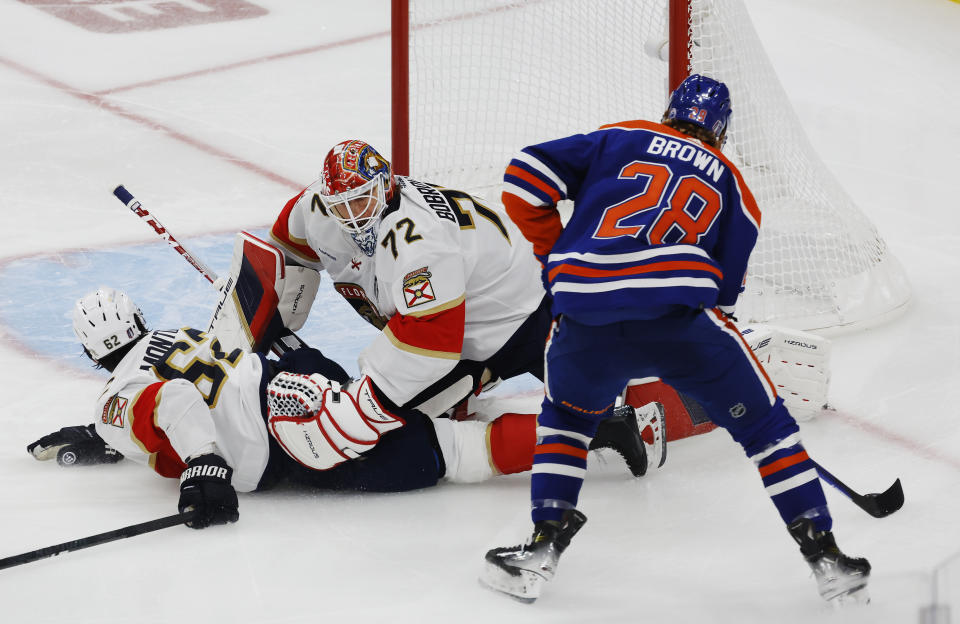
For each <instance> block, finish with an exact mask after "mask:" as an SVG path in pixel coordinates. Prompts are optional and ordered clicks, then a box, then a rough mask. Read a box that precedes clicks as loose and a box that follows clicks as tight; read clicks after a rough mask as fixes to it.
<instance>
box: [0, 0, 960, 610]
mask: <svg viewBox="0 0 960 624" xmlns="http://www.w3.org/2000/svg"><path fill="white" fill-rule="evenodd" d="M257 4H259V5H261V6H263V7H266V8H267V9H269V11H270V13H269V14H268V15H267V16H265V17H262V18H257V19H251V20H243V21H237V22H229V23H223V24H213V25H203V26H192V27H188V28H181V29H175V30H163V31H154V32H146V33H130V34H98V33H93V32H88V31H85V30H81V29H79V28H77V27H74V26H72V25H70V24H69V23H67V22H65V21H62V20H59V19H57V18H54V17H52V16H51V15H49V14H47V13H43V12H41V11H40V10H38V9H37V8H34V7H31V6H29V5H28V4H25V3H22V2H16V1H14V0H3V1H2V2H0V293H2V294H0V371H2V373H3V375H2V382H0V397H2V404H3V410H2V412H0V430H2V431H3V435H2V436H0V557H2V556H7V555H13V554H17V553H20V552H24V551H27V550H33V549H35V548H39V547H42V546H47V545H51V544H56V543H60V542H65V541H68V540H71V539H74V538H78V537H82V536H85V535H90V534H93V533H99V532H102V531H107V530H110V529H114V528H118V527H121V526H125V525H128V524H133V523H137V522H142V521H145V520H149V519H152V518H155V517H160V516H163V515H167V514H170V513H172V512H173V511H174V510H175V502H176V498H177V485H176V483H175V482H174V481H172V480H163V479H161V478H159V477H157V476H155V475H153V474H151V473H150V472H149V471H147V470H144V469H142V468H141V467H139V466H136V465H133V464H132V463H129V462H122V463H120V464H118V465H115V466H102V467H92V468H83V469H73V470H67V469H61V468H59V467H58V466H56V465H55V464H52V463H46V464H40V463H37V462H35V461H34V460H32V459H31V458H30V457H29V456H28V455H27V454H26V453H25V451H24V449H25V445H26V444H27V443H28V442H30V441H32V440H34V439H36V438H37V437H39V436H40V435H42V434H45V433H47V432H49V431H52V430H55V429H57V428H59V427H61V426H64V425H68V424H79V423H85V422H90V421H91V420H92V416H91V414H90V413H89V410H90V409H91V405H92V402H93V399H94V397H95V395H96V394H97V392H98V391H99V388H100V385H101V383H102V381H103V378H102V377H101V376H99V375H98V374H97V373H94V372H93V371H91V370H90V369H89V368H88V367H86V366H85V364H84V363H83V361H82V359H81V358H80V356H79V354H78V349H77V347H75V346H74V345H73V344H72V342H71V340H72V338H71V333H70V330H69V327H68V318H69V316H68V309H69V305H70V302H71V301H72V300H74V299H76V297H78V296H80V295H81V294H83V293H84V292H85V291H87V290H89V289H91V288H94V287H96V286H98V285H100V284H101V283H103V284H112V285H117V286H120V287H122V288H124V289H126V290H127V291H128V292H130V293H131V295H133V296H134V298H135V299H137V300H138V301H140V302H141V304H142V305H143V307H144V308H145V312H146V313H147V315H148V318H149V319H150V320H151V322H152V323H153V325H155V326H160V325H167V324H170V325H179V324H181V323H192V324H201V323H203V322H205V320H206V317H205V315H206V314H208V312H207V311H208V310H209V306H210V305H211V300H212V296H211V295H210V294H209V292H208V291H207V290H205V289H204V288H205V287H204V286H203V283H202V282H201V281H200V279H199V277H198V276H196V275H195V274H193V273H192V269H190V267H189V266H187V265H186V264H185V263H183V261H182V260H181V259H179V258H178V257H176V254H174V253H173V252H172V251H170V250H169V249H167V248H165V247H164V246H163V245H161V244H158V243H157V242H156V237H155V236H154V235H153V234H152V233H151V232H150V231H149V230H148V229H147V228H146V227H145V226H144V225H143V224H142V223H139V222H138V220H137V219H136V218H135V217H133V216H132V215H130V214H128V213H127V212H126V211H125V209H124V208H123V207H122V206H121V205H120V204H119V203H118V202H117V201H116V200H115V199H114V198H113V197H111V195H110V191H111V190H112V188H113V187H114V186H115V185H116V184H118V183H123V184H126V185H127V187H128V188H129V189H130V190H131V191H132V192H133V193H134V194H135V195H137V196H138V198H139V199H141V201H143V203H144V205H145V206H146V207H147V208H148V209H151V210H153V211H154V212H155V213H156V215H157V216H158V217H159V218H160V220H161V221H162V222H163V223H164V224H166V225H167V226H168V227H170V228H171V230H172V231H173V232H174V233H175V234H177V235H178V236H180V237H181V238H183V239H184V240H185V242H187V243H188V244H189V245H191V246H196V248H197V249H198V250H200V251H202V252H203V254H202V255H205V259H207V260H208V262H209V263H210V264H211V265H212V266H213V268H214V269H215V270H225V269H226V268H227V264H228V262H229V260H228V254H229V235H230V233H231V232H233V231H236V230H238V229H241V228H247V229H252V230H254V231H258V230H262V228H264V227H265V226H267V225H268V224H269V223H270V222H271V221H272V219H273V218H274V216H275V215H276V213H277V212H278V211H279V209H280V208H281V207H282V206H283V204H284V203H285V201H286V200H287V199H288V198H289V197H290V196H292V195H293V194H295V193H296V192H297V191H298V190H299V188H300V187H299V186H298V185H306V184H307V183H309V182H310V181H312V180H313V178H314V177H315V175H316V173H317V171H318V168H319V163H320V159H321V158H322V156H323V154H324V153H325V152H326V150H327V149H328V148H329V146H331V145H332V144H333V143H335V142H337V141H339V140H342V139H345V138H349V137H359V138H364V139H365V140H367V141H369V142H371V143H373V144H374V145H376V146H378V147H379V148H381V150H382V151H383V152H384V153H385V154H389V151H390V145H389V144H390V133H389V106H388V101H389V48H388V37H387V35H386V33H387V30H388V20H387V15H388V4H389V3H387V2H385V0H380V1H379V2H372V3H357V2H351V3H346V2H333V1H330V2H320V1H308V0H286V1H283V0H257ZM747 5H748V8H749V9H750V12H751V14H752V16H753V18H754V21H755V24H756V27H757V30H758V31H759V33H760V36H761V38H762V39H763V40H764V43H765V44H766V45H767V50H768V53H769V55H770V57H771V59H772V61H773V63H774V65H775V67H776V69H777V71H778V73H779V76H780V79H781V81H782V83H783V85H784V87H785V88H786V90H787V93H788V94H789V96H790V97H791V99H792V101H793V103H794V105H795V107H796V109H797V112H798V113H799V115H800V118H801V120H802V121H803V123H804V126H805V128H806V130H807V132H808V134H809V136H810V138H811V140H812V142H813V144H814V146H815V147H816V148H817V150H818V151H819V153H820V154H821V156H822V157H823V159H824V161H825V162H826V163H827V165H828V167H829V168H830V169H831V170H832V171H833V172H834V174H835V175H836V176H837V177H838V178H839V180H840V181H841V183H842V185H843V186H844V187H845V188H846V189H847V190H848V191H849V192H850V194H851V195H852V196H853V197H854V199H855V200H856V201H857V202H858V204H859V205H860V206H861V208H862V209H863V210H864V211H865V212H867V214H868V215H869V216H870V218H871V219H872V220H873V221H874V222H875V223H876V224H877V225H878V227H879V229H880V231H881V233H882V235H883V236H884V237H885V238H886V240H887V242H888V243H889V245H890V247H891V248H892V250H893V252H894V254H895V255H896V256H897V257H898V258H899V259H900V261H901V262H902V263H903V265H904V266H905V268H906V271H907V273H908V276H909V278H910V280H911V282H912V285H913V288H914V300H913V302H912V304H911V307H910V308H909V309H908V311H907V312H906V314H905V315H904V316H903V317H902V318H900V319H899V320H897V321H895V322H893V323H890V324H888V325H885V326H882V327H878V328H875V329H872V330H869V331H866V332H864V333H860V334H855V335H850V336H843V337H838V338H835V339H834V342H833V380H832V386H831V395H830V397H831V403H832V404H833V405H834V406H835V407H836V408H837V411H836V412H835V413H833V414H825V415H822V416H821V417H819V418H818V419H817V420H815V421H812V422H809V423H805V424H803V425H802V430H803V435H804V439H805V441H806V444H807V448H808V450H809V451H810V452H811V453H812V454H813V455H814V456H815V457H816V458H817V459H818V460H819V461H820V462H821V463H823V464H825V465H826V466H828V467H829V468H830V469H831V470H833V472H835V473H836V474H837V475H838V476H841V478H843V479H845V480H846V481H847V482H848V483H849V484H850V485H852V486H853V487H855V488H857V489H859V490H860V491H862V492H865V491H878V490H882V489H883V488H885V487H886V486H887V485H889V484H890V483H891V482H892V481H893V479H894V478H896V477H900V478H902V480H903V484H904V489H905V490H906V494H907V503H906V506H905V507H904V508H903V509H902V510H901V511H900V512H898V513H897V514H895V515H893V516H891V517H889V518H886V519H883V520H876V519H873V518H870V517H868V516H867V515H865V514H864V513H863V512H861V511H860V510H859V509H857V508H856V507H854V506H852V505H851V504H850V503H849V502H848V501H846V500H845V499H844V498H843V497H841V496H840V495H839V494H838V493H836V492H835V491H833V490H829V489H828V490H827V496H828V499H829V501H830V503H831V507H832V510H833V514H834V516H835V520H836V522H835V533H836V535H837V538H838V541H839V543H840V544H841V546H842V547H843V548H844V549H845V550H846V551H848V552H849V553H851V554H856V555H864V556H867V557H869V559H870V561H871V562H872V563H873V565H874V575H873V577H872V585H871V589H872V595H873V604H872V605H871V606H870V607H868V608H865V609H859V610H854V611H843V612H832V611H830V610H828V609H827V608H826V607H825V606H824V605H823V604H822V603H821V602H820V600H819V598H818V597H817V596H816V592H815V590H814V584H813V581H812V579H810V578H808V572H807V569H806V566H805V565H804V563H803V561H802V560H801V559H800V557H799V555H798V553H797V552H796V547H795V546H794V545H793V543H792V541H791V540H790V539H789V537H788V536H787V534H786V532H785V531H784V529H783V525H782V523H781V522H780V520H779V517H778V516H777V514H776V513H775V511H774V508H773V506H772V505H771V504H770V502H769V500H768V499H767V497H766V496H765V494H764V492H763V488H762V486H761V484H760V481H759V479H758V478H757V475H756V471H755V469H754V468H753V467H752V465H751V464H750V463H749V462H748V461H747V460H746V459H745V458H744V457H743V455H742V453H741V451H740V449H739V447H737V446H736V445H734V444H733V443H732V442H731V441H730V440H729V439H728V438H727V436H726V434H724V433H723V432H714V433H711V434H708V435H705V436H700V437H698V438H694V439H688V440H684V441H680V442H677V443H674V444H671V446H670V449H669V459H668V462H667V464H666V466H665V468H664V469H663V470H662V471H660V472H658V473H657V474H655V475H652V476H650V477H648V478H645V479H642V480H633V479H631V478H629V477H628V476H626V474H625V471H624V470H623V467H622V465H621V464H620V463H619V462H618V460H617V459H615V458H609V457H607V458H604V457H592V458H591V471H590V474H589V476H588V478H587V482H586V484H585V487H584V490H583V496H582V499H581V508H582V509H583V511H584V512H585V513H586V514H587V516H588V517H589V522H588V523H587V525H586V527H585V529H584V530H583V531H582V532H581V533H580V535H578V537H577V538H576V540H575V542H574V544H573V546H572V547H571V549H570V550H569V551H568V552H567V553H566V554H565V555H564V558H563V561H562V564H561V568H560V574H559V576H558V577H557V578H556V580H555V581H554V582H553V583H552V584H551V585H550V586H549V587H548V588H547V589H546V591H545V593H544V596H543V597H542V598H541V599H540V600H539V601H538V602H537V603H536V604H535V605H533V606H526V605H521V604H518V603H515V602H512V601H509V600H507V599H504V598H503V597H501V596H497V595H494V594H492V593H489V592H487V591H485V590H483V589H482V588H480V587H479V586H478V584H477V582H476V577H477V573H478V571H479V570H480V567H481V561H482V556H483V553H484V552H485V550H486V549H487V548H489V547H491V546H494V545H499V544H502V543H505V542H507V541H510V540H513V539H516V538H520V537H522V536H523V535H524V534H525V533H526V532H527V530H528V525H527V522H528V517H527V508H528V504H529V503H528V490H527V488H528V480H527V478H526V477H524V476H511V477H507V478H501V479H498V480H494V481H490V482H487V483H484V484H480V485H475V486H453V485H441V486H439V487H436V488H433V489H430V490H427V491H421V492H415V493H406V494H394V495H358V494H331V493H325V492H314V491H306V490H296V489H290V488H283V489H280V490H278V491H273V492H268V493H261V494H253V495H243V496H242V497H241V520H240V522H239V523H237V524H235V525H231V526H228V527H215V528H213V529H210V530H206V531H191V530H188V529H185V528H179V527H177V528H171V529H166V530H164V531H160V532H156V533H152V534H150V535H145V536H140V537H136V538H132V539H127V540H122V541H119V542H115V543H112V544H107V545H103V546H98V547H96V548H93V549H88V550H83V551H79V552H75V553H69V554H65V555H63V556H60V557H57V558H54V559H47V560H44V561H39V562H35V563H31V564H27V565H24V566H20V567H16V568H12V569H8V570H4V571H0V621H2V622H16V623H20V622H35V623H41V622H69V623H71V624H83V623H92V622H118V623H119V622H144V623H148V622H188V621H189V622H211V623H219V622H230V623H234V622H235V623H245V622H256V623H268V622H269V623H274V622H284V623H292V622H331V621H340V622H380V621H395V622H431V623H432V622H438V623H447V622H463V623H467V622H482V623H487V622H551V623H553V622H611V623H619V622H698V623H702V622H718V623H724V624H725V623H731V624H732V623H737V624H742V623H751V622H811V621H827V622H884V623H886V622H890V623H894V622H896V623H901V622H916V621H917V613H918V609H919V608H920V607H921V606H922V605H923V604H926V603H928V602H929V601H930V591H931V589H930V582H931V574H932V571H933V569H934V567H935V566H936V565H938V564H939V563H940V562H941V561H943V560H945V559H946V558H948V557H950V556H951V554H953V553H955V552H957V551H960V535H958V532H957V520H956V519H957V517H958V516H960V502H958V499H960V496H958V495H960V479H958V477H960V410H958V407H957V406H958V402H957V399H956V391H957V387H958V381H960V355H958V354H960V320H958V313H957V308H958V305H957V304H958V303H960V237H958V234H957V233H958V232H960V200H958V194H957V192H956V190H955V189H954V188H953V181H956V177H957V174H958V169H960V156H958V149H960V148H958V146H960V113H958V109H957V106H958V102H960V70H958V68H957V64H956V63H957V59H960V4H958V3H956V2H952V1H950V0H843V1H842V2H838V1H836V0H748V2H747ZM352 40H356V41H355V42H351V41H352ZM344 42H346V43H344ZM298 51H303V52H302V53H296V54H289V55H285V56H281V57H279V58H277V57H276V55H282V54H283V53H288V52H298ZM254 60H256V61H259V62H252V63H245V61H254ZM234 63H238V64H239V65H238V66H236V67H234V68H232V69H219V70H217V69H216V68H220V67H223V66H227V65H230V64H234ZM210 68H214V71H209V72H203V71H202V70H207V69H210ZM191 72H201V73H197V74H195V75H192V76H191V77H182V78H178V76H181V75H183V74H189V73H191ZM168 77H174V79H171V80H162V79H164V78H168ZM131 85H134V86H133V88H131ZM136 85H141V86H136ZM734 123H735V121H734ZM322 301H323V303H324V305H328V306H329V310H330V313H329V318H330V320H329V321H328V323H327V325H325V326H324V327H314V328H313V329H312V332H313V333H312V334H310V335H309V337H310V338H311V339H313V340H315V341H317V342H319V343H321V344H320V346H322V347H324V348H325V349H328V350H329V352H330V354H331V355H333V356H334V357H337V358H339V359H343V358H344V357H346V356H349V355H350V354H353V355H354V356H355V353H356V352H357V351H358V350H359V348H360V347H361V346H362V345H363V344H364V343H365V342H366V341H367V340H368V339H369V337H370V335H371V333H370V332H371V331H372V330H369V329H368V328H366V327H365V326H364V325H363V324H361V321H360V320H359V319H356V318H354V317H352V316H351V314H352V313H350V312H349V310H348V309H347V308H345V307H344V306H345V304H344V303H342V302H340V301H338V300H337V299H336V296H335V295H333V294H332V293H330V292H329V291H327V292H326V294H325V298H324V299H322ZM313 322H316V321H313ZM345 364H350V363H349V362H345ZM353 366H355V365H353ZM532 388H533V386H532V385H531V384H530V383H529V382H527V383H526V384H524V383H523V382H519V383H516V384H514V385H513V386H511V387H508V388H507V389H506V390H507V391H509V392H513V393H523V392H529V391H530V390H531V389H532ZM532 402H535V399H533V400H532ZM947 572H952V574H953V581H954V583H955V584H954V585H953V588H952V590H951V591H952V594H951V595H950V596H949V598H951V599H952V601H953V610H954V612H955V613H960V586H958V585H957V583H960V565H957V566H955V567H954V569H953V570H949V569H946V570H944V573H943V574H944V575H946V573H947ZM941 597H944V594H943V592H941Z"/></svg>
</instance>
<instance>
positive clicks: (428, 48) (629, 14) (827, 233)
mask: <svg viewBox="0 0 960 624" xmlns="http://www.w3.org/2000/svg"><path fill="white" fill-rule="evenodd" d="M392 2H393V43H392V55H393V77H392V82H393V98H392V99H393V119H392V122H393V127H392V140H393V144H392V159H393V165H394V169H395V171H397V172H398V173H408V174H410V175H413V176H414V177H416V178H419V179H423V180H426V181H429V182H436V183H439V184H443V185H444V186H449V187H455V188H461V189H463V190H467V191H470V192H473V193H477V194H480V195H482V196H484V197H485V198H486V199H487V200H490V201H497V200H498V199H499V185H500V180H501V177H502V175H503V170H504V168H505V167H506V164H507V162H509V159H510V157H511V156H512V155H513V154H514V153H515V152H516V151H518V150H519V149H520V148H521V147H523V146H524V145H528V144H531V143H534V142H539V141H543V140H547V139H552V138H558V137H561V136H565V135H568V134H571V133H574V132H589V131H591V130H593V129H595V128H597V127H598V126H600V125H602V124H605V123H613V122H617V121H623V120H627V119H638V118H640V119H653V120H658V119H659V118H660V116H661V114H662V112H663V108H664V106H665V104H666V100H667V95H668V94H669V92H670V90H671V89H672V87H674V86H676V85H677V84H679V83H680V81H681V80H682V79H683V78H684V77H686V76H687V75H689V74H690V73H702V74H706V75H709V76H711V77H714V78H717V79H719V80H722V81H723V82H725V83H726V84H727V85H728V86H729V87H730V92H731V97H732V102H733V117H732V119H731V124H730V129H729V131H728V137H727V144H726V146H725V148H724V153H725V154H726V155H727V157H728V158H730V159H731V160H732V161H733V162H734V163H735V164H736V165H737V166H738V167H739V168H740V170H741V171H742V172H743V175H744V177H745V179H746V180H747V183H748V184H749V185H750V187H751V190H752V191H753V192H754V195H755V196H756V197H757V201H758V203H759V205H760V208H761V210H762V212H763V226H762V228H761V235H760V240H759V241H758V243H757V247H756V249H755V250H754V253H753V256H752V258H751V263H750V268H749V272H748V278H747V285H746V291H745V293H744V295H743V296H742V297H741V300H740V303H739V304H738V308H737V314H738V317H739V318H740V319H741V320H742V321H745V322H753V323H775V324H781V325H785V326H789V327H794V328H797V329H803V330H810V331H820V332H823V333H835V332H837V331H842V330H847V329H851V328H857V329H859V328H864V327H868V326H871V325H874V324H877V323H879V322H882V321H884V320H886V319H888V318H891V317H893V316H895V315H897V314H899V313H900V312H902V310H903V309H904V308H905V307H906V305H907V303H908V301H909V299H910V287H909V284H908V283H907V280H906V278H905V275H904V273H903V270H902V268H901V267H900V265H899V263H898V262H897V260H896V259H895V258H894V257H893V256H892V254H891V253H890V250H889V248H888V247H887V245H886V243H885V241H884V240H883V239H882V238H881V237H880V235H879V233H878V232H877V230H876V228H875V226H874V225H873V223H872V222H871V221H870V220H869V218H868V217H867V216H866V215H865V214H864V213H863V212H862V211H861V210H860V209H859V208H858V207H857V206H856V205H855V204H854V202H853V200H852V199H851V198H850V197H849V196H848V195H847V194H846V192H845V191H844V190H843V188H842V187H841V186H840V184H839V183H837V181H836V180H835V179H834V177H833V175H832V174H831V173H830V172H829V171H828V170H827V168H826V166H825V165H824V164H823V162H822V160H821V159H820V158H819V156H818V155H817V154H816V152H815V151H814V150H813V148H812V146H811V145H810V142H809V140H808V139H807V137H806V135H805V133H804V131H803V128H802V127H801V125H800V122H799V120H798V118H797V116H796V114H795V113H794V111H793V108H792V106H791V105H790V102H789V99H788V98H787V96H786V94H785V93H784V91H783V89H782V87H781V86H780V84H779V82H778V80H777V77H776V73H775V72H774V70H773V67H772V65H771V64H770V62H769V60H768V58H767V56H766V53H765V52H764V49H763V46H762V44H761V42H760V40H759V37H758V36H757V34H756V32H755V31H754V29H753V26H752V23H751V21H750V17H749V14H748V12H747V10H746V7H745V6H744V5H743V0H643V1H642V2H637V1H636V0H591V1H589V2H584V1H583V0H420V1H413V0H392Z"/></svg>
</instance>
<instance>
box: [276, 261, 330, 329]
mask: <svg viewBox="0 0 960 624" xmlns="http://www.w3.org/2000/svg"><path fill="white" fill-rule="evenodd" d="M319 289H320V273H318V272H317V271H315V270H313V269H308V268H307V267H301V266H288V267H286V275H285V276H284V281H283V292H282V293H281V294H280V303H278V304H277V310H278V311H279V312H280V317H281V318H282V319H283V324H284V326H285V327H286V328H287V329H289V330H291V331H297V330H298V329H300V328H302V327H303V324H304V323H305V322H306V320H307V316H308V315H309V314H310V308H312V307H313V300H314V299H316V298H317V291H318V290H319Z"/></svg>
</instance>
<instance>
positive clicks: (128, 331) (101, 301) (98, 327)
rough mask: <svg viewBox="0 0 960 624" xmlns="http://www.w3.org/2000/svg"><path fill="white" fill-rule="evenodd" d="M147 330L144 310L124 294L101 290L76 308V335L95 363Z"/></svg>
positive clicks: (86, 296)
mask: <svg viewBox="0 0 960 624" xmlns="http://www.w3.org/2000/svg"><path fill="white" fill-rule="evenodd" d="M146 331H147V324H146V321H144V319H143V313H142V312H141V311H140V308H138V307H137V306H136V304H135V303H133V300H132V299H130V297H128V296H127V295H126V294H125V293H124V292H123V291H120V290H115V289H113V288H106V287H101V288H100V289H98V290H97V291H96V292H92V293H89V294H87V295H85V296H84V297H83V298H81V299H79V300H78V301H77V304H76V305H75V306H74V307H73V333H75V334H76V335H77V338H78V339H79V340H80V342H81V343H82V344H83V346H84V348H85V349H86V350H87V353H89V354H90V357H92V358H93V359H94V360H98V361H99V360H101V359H103V358H104V357H106V356H108V355H110V354H111V353H113V352H114V351H116V350H117V349H119V348H120V347H123V346H124V345H128V344H130V343H131V342H133V341H134V340H136V339H137V338H139V337H140V336H142V335H143V334H145V333H146Z"/></svg>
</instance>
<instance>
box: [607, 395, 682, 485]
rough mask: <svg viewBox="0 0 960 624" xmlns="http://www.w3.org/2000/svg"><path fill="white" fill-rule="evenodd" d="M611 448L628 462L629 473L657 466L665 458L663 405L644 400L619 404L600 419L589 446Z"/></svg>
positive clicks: (637, 474)
mask: <svg viewBox="0 0 960 624" xmlns="http://www.w3.org/2000/svg"><path fill="white" fill-rule="evenodd" d="M602 448H609V449H613V450H614V451H616V452H617V453H619V454H620V456H621V457H623V459H624V461H626V462H627V467H628V468H629V469H630V473H631V474H632V475H633V476H635V477H642V476H643V475H645V474H646V473H647V470H648V469H650V468H659V467H660V466H663V464H664V462H665V461H666V460H667V430H666V423H665V422H664V418H663V406H662V405H661V404H659V403H656V402H652V403H647V404H646V405H644V406H642V407H636V408H635V407H633V406H631V405H621V406H620V407H617V408H614V410H613V416H611V417H610V418H607V419H606V420H604V421H603V422H601V423H600V428H599V429H597V435H595V436H594V437H593V440H592V441H591V442H590V450H591V451H595V450H597V449H602Z"/></svg>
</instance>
